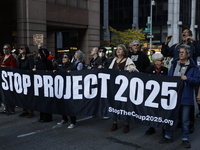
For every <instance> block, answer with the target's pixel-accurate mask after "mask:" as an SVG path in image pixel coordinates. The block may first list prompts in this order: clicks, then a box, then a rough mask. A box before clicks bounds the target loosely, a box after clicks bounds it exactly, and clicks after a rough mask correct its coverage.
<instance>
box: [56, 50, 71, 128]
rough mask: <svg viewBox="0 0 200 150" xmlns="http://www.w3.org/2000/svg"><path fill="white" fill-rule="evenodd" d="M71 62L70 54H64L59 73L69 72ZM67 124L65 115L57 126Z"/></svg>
mask: <svg viewBox="0 0 200 150" xmlns="http://www.w3.org/2000/svg"><path fill="white" fill-rule="evenodd" d="M71 60H72V55H71V54H70V53H64V54H63V56H62V66H61V68H60V71H65V72H69V71H70V70H71V65H72V63H71ZM67 122H68V117H67V116H65V115H62V120H61V122H58V123H57V125H64V124H66V123H67Z"/></svg>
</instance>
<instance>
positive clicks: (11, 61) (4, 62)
mask: <svg viewBox="0 0 200 150" xmlns="http://www.w3.org/2000/svg"><path fill="white" fill-rule="evenodd" d="M3 53H4V55H3V56H2V57H1V58H0V66H1V67H8V68H17V60H16V58H15V57H14V56H13V55H12V54H11V46H10V45H9V44H5V45H4V46H3ZM3 102H4V111H3V112H2V113H4V114H7V115H12V114H15V106H14V105H10V104H5V100H3Z"/></svg>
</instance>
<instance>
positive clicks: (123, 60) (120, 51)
mask: <svg viewBox="0 0 200 150" xmlns="http://www.w3.org/2000/svg"><path fill="white" fill-rule="evenodd" d="M116 48H117V49H116V51H115V58H114V59H113V60H112V62H111V64H110V66H109V69H118V70H128V71H129V72H132V71H137V72H139V71H138V70H137V69H136V66H135V64H134V62H133V61H132V60H131V59H130V58H129V57H128V50H127V49H126V46H125V45H123V44H119V45H118V46H117V47H116ZM112 120H113V125H112V128H111V129H110V130H111V131H115V130H117V128H118V126H117V119H114V118H113V119H112ZM123 132H124V133H127V132H129V122H128V121H126V122H125V125H124V129H123Z"/></svg>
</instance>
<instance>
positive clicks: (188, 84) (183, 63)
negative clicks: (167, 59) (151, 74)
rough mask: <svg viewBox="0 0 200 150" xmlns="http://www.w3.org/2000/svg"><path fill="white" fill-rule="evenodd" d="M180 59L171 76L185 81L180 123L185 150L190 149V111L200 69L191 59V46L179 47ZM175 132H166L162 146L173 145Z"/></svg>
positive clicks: (161, 142) (198, 80)
mask: <svg viewBox="0 0 200 150" xmlns="http://www.w3.org/2000/svg"><path fill="white" fill-rule="evenodd" d="M178 52H179V58H178V59H175V60H174V62H173V64H172V66H171V68H170V71H169V76H180V78H181V80H182V81H183V91H182V96H181V102H180V104H181V107H180V121H181V125H182V145H183V146H184V147H185V148H190V147H191V145H190V142H189V124H190V110H191V108H192V107H194V99H195V96H194V90H195V87H196V86H197V85H198V83H199V82H200V75H199V69H198V67H197V66H196V64H195V62H194V61H193V59H191V58H189V57H190V46H189V45H185V44H182V45H180V46H179V51H178ZM172 137H173V132H172V131H169V130H166V131H165V137H164V138H163V139H162V140H161V141H159V143H160V144H164V143H171V142H173V140H172Z"/></svg>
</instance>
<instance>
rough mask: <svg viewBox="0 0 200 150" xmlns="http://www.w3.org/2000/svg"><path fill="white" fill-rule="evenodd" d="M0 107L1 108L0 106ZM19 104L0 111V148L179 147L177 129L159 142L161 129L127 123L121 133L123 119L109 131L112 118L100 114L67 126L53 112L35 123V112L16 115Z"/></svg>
mask: <svg viewBox="0 0 200 150" xmlns="http://www.w3.org/2000/svg"><path fill="white" fill-rule="evenodd" d="M0 110H1V111H2V110H3V108H2V107H0ZM21 112H22V109H21V108H16V114H15V115H11V116H7V115H5V114H0V150H136V149H137V150H157V149H162V150H169V149H170V150H181V149H184V148H183V147H182V146H181V130H180V129H178V130H177V131H176V132H175V133H174V142H173V143H170V144H164V145H163V144H159V143H158V141H159V140H160V139H161V138H162V134H161V131H162V130H161V129H156V133H155V134H153V135H151V136H147V135H144V133H145V131H146V130H147V129H148V127H146V126H142V125H139V124H135V123H133V122H131V123H130V127H131V129H130V132H129V133H126V134H124V133H122V130H123V123H124V122H123V121H119V124H118V130H116V131H113V132H111V131H110V128H111V126H112V120H111V119H108V120H103V119H102V118H101V117H78V118H77V121H78V123H77V127H76V128H74V129H68V128H67V126H68V125H69V123H68V124H67V125H63V126H59V125H57V122H59V121H61V118H62V117H61V116H60V115H53V121H52V122H50V123H39V122H37V120H38V119H39V112H35V117H33V118H20V117H18V115H19V114H20V113H21ZM199 129H200V118H196V124H195V132H194V133H193V134H191V136H190V142H191V145H192V148H191V149H192V150H198V149H199V138H200V130H199Z"/></svg>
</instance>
